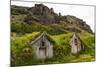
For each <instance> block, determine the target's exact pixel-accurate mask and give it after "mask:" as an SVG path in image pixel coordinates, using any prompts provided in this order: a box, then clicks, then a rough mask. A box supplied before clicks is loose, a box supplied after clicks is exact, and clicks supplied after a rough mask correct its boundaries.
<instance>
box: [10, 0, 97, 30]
mask: <svg viewBox="0 0 100 67" xmlns="http://www.w3.org/2000/svg"><path fill="white" fill-rule="evenodd" d="M26 1H27V0H26ZM31 1H32V0H31ZM41 3H42V2H41ZM34 4H39V3H38V2H22V1H11V5H18V6H27V7H32V6H34ZM42 4H44V5H46V6H48V7H49V8H53V9H54V12H56V13H59V12H60V13H61V14H62V15H72V16H76V17H77V18H80V19H82V20H83V21H85V22H86V24H88V25H89V26H90V27H91V29H92V31H93V32H95V18H94V17H95V7H94V6H84V5H69V4H53V3H42Z"/></svg>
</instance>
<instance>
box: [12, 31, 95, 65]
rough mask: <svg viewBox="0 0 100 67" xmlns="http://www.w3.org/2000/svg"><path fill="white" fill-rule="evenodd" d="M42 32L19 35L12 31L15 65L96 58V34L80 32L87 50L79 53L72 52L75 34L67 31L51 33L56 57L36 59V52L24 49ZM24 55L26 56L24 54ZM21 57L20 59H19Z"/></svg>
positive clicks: (80, 60)
mask: <svg viewBox="0 0 100 67" xmlns="http://www.w3.org/2000/svg"><path fill="white" fill-rule="evenodd" d="M39 33H40V32H33V33H30V34H25V35H19V34H16V33H14V32H13V33H12V37H11V50H12V52H13V55H12V56H15V58H16V60H15V65H18V66H19V65H37V64H57V63H69V62H87V61H94V60H95V36H94V35H92V34H89V33H86V32H85V33H80V34H79V35H80V37H81V39H82V42H83V45H84V48H85V50H84V51H82V52H81V53H79V54H76V55H73V54H71V51H70V50H71V46H70V44H69V41H70V38H71V37H72V35H73V34H74V33H73V32H72V33H66V34H59V35H49V34H48V36H50V37H51V38H52V39H53V40H54V41H55V44H54V46H53V48H54V57H53V58H51V59H46V60H44V61H40V60H36V59H35V58H34V54H33V53H32V54H26V53H24V52H23V49H26V48H30V49H31V51H34V50H33V49H32V48H31V47H29V45H28V42H30V40H31V39H34V38H35V37H36V36H37V35H39ZM22 55H24V56H22ZM25 55H26V56H27V55H29V56H30V55H32V56H33V58H31V57H29V58H28V59H26V58H25V59H22V57H25ZM18 58H19V59H18Z"/></svg>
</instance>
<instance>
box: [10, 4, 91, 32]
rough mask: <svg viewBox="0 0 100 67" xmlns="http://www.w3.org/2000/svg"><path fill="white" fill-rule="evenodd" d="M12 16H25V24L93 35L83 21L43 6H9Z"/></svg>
mask: <svg viewBox="0 0 100 67" xmlns="http://www.w3.org/2000/svg"><path fill="white" fill-rule="evenodd" d="M11 14H12V15H25V16H23V18H24V19H23V21H24V22H25V23H27V24H32V23H34V22H37V23H40V24H42V25H53V24H57V25H59V27H60V28H63V30H66V31H68V30H70V31H72V32H73V31H75V30H76V31H77V30H78V31H80V32H81V31H83V30H84V31H87V32H89V33H93V32H92V30H91V28H90V26H89V25H88V24H86V22H85V21H83V20H82V19H79V18H77V17H75V16H71V15H65V16H62V15H61V13H59V14H57V13H55V12H54V10H53V8H48V7H47V6H45V5H44V4H35V5H34V6H33V7H22V6H14V5H12V6H11Z"/></svg>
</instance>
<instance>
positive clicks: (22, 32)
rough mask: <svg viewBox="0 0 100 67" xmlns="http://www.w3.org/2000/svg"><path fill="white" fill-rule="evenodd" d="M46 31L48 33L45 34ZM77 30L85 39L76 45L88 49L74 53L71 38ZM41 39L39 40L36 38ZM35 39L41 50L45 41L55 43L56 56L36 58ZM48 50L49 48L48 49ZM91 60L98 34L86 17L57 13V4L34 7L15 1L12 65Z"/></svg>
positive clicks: (54, 51) (49, 43)
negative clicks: (55, 7)
mask: <svg viewBox="0 0 100 67" xmlns="http://www.w3.org/2000/svg"><path fill="white" fill-rule="evenodd" d="M43 32H45V33H46V34H45V35H46V36H41V34H42V33H43ZM75 33H77V35H78V36H79V37H80V38H79V39H80V40H81V44H75V45H76V46H80V45H82V46H83V47H84V49H83V50H81V51H80V52H77V53H75V54H74V53H72V52H71V49H72V46H71V44H70V43H69V42H70V40H71V38H72V36H73V35H74V34H75ZM40 38H42V39H40ZM35 39H36V40H35ZM37 40H39V41H38V42H36V41H37ZM44 40H45V41H44ZM75 40H76V39H75ZM34 41H35V42H36V43H37V44H33V45H36V46H37V45H40V46H39V47H38V49H39V50H40V47H41V46H42V45H44V46H46V47H47V46H49V47H50V46H52V50H53V52H52V53H53V57H52V58H45V59H36V54H35V52H37V51H36V49H37V48H36V47H35V49H34V47H33V46H31V45H30V43H32V42H34ZM42 43H43V44H42ZM42 47H43V46H42ZM50 48H51V47H50ZM42 49H43V48H42ZM46 49H47V48H46ZM76 49H78V48H76ZM46 52H47V51H46V50H45V52H44V53H45V54H46ZM39 53H40V55H41V52H39ZM45 54H43V55H45ZM40 55H39V56H40ZM46 56H47V55H46ZM88 61H95V35H94V34H93V32H92V30H91V28H90V26H89V25H88V24H86V22H85V21H84V20H83V19H80V18H77V17H75V16H71V15H61V13H59V14H57V13H56V12H55V11H54V10H53V8H48V7H47V6H46V5H44V4H35V5H34V6H32V7H23V6H15V5H11V65H12V67H15V66H25V65H39V64H58V63H69V62H88Z"/></svg>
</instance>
